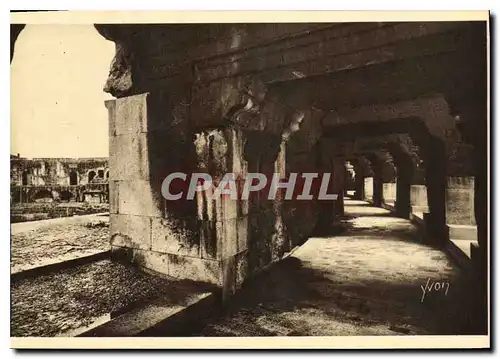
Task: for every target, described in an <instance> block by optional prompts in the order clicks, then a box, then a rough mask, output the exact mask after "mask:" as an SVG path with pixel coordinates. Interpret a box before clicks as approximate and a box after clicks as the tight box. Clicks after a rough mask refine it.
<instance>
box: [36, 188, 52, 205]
mask: <svg viewBox="0 0 500 359" xmlns="http://www.w3.org/2000/svg"><path fill="white" fill-rule="evenodd" d="M33 199H34V201H35V202H52V201H53V200H54V196H53V194H52V191H49V190H47V189H41V190H39V191H37V192H36V193H35V195H34V196H33Z"/></svg>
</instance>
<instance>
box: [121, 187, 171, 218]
mask: <svg viewBox="0 0 500 359" xmlns="http://www.w3.org/2000/svg"><path fill="white" fill-rule="evenodd" d="M114 183H115V184H116V192H117V193H115V194H116V195H118V197H117V198H115V199H113V201H116V202H118V213H121V214H132V215H137V216H149V217H162V215H163V207H164V206H163V202H164V200H163V198H161V196H159V194H158V193H153V192H152V188H151V183H150V182H149V181H144V180H137V179H136V180H125V181H114Z"/></svg>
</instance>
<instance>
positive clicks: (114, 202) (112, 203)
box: [109, 181, 120, 214]
mask: <svg viewBox="0 0 500 359" xmlns="http://www.w3.org/2000/svg"><path fill="white" fill-rule="evenodd" d="M119 198H120V197H119V196H118V181H109V213H110V214H117V213H118V200H119Z"/></svg>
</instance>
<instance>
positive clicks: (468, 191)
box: [446, 177, 476, 225]
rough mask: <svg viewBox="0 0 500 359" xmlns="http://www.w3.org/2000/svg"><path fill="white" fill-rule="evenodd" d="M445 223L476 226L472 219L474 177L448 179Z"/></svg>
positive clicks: (474, 220)
mask: <svg viewBox="0 0 500 359" xmlns="http://www.w3.org/2000/svg"><path fill="white" fill-rule="evenodd" d="M446 222H447V223H448V224H459V225H476V219H475V217H474V177H448V186H447V189H446Z"/></svg>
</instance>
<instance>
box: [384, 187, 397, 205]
mask: <svg viewBox="0 0 500 359" xmlns="http://www.w3.org/2000/svg"><path fill="white" fill-rule="evenodd" d="M384 201H385V202H395V201H396V183H384Z"/></svg>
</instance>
